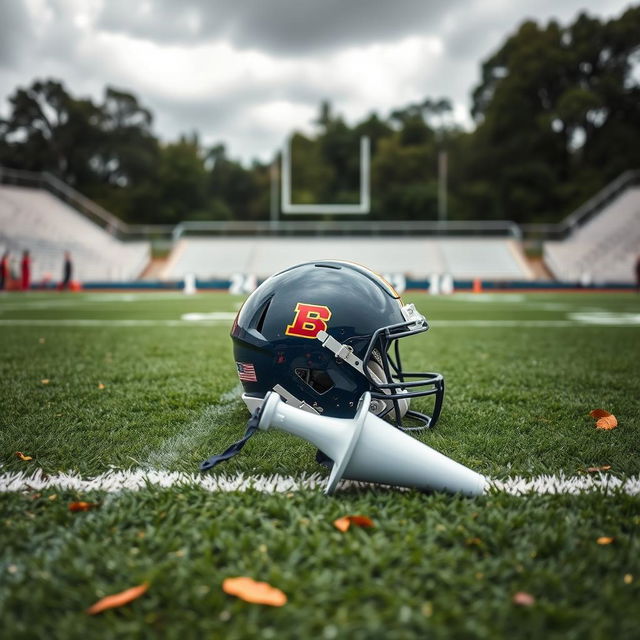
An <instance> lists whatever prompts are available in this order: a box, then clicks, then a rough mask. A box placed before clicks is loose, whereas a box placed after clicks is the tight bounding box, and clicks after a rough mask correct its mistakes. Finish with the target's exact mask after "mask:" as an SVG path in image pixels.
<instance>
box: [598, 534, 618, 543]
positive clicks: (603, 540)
mask: <svg viewBox="0 0 640 640" xmlns="http://www.w3.org/2000/svg"><path fill="white" fill-rule="evenodd" d="M614 540H615V538H610V537H609V536H600V537H599V538H598V539H597V540H596V542H597V543H598V544H611V543H612V542H613V541H614Z"/></svg>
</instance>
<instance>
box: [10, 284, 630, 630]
mask: <svg viewBox="0 0 640 640" xmlns="http://www.w3.org/2000/svg"><path fill="white" fill-rule="evenodd" d="M406 298H407V300H411V301H414V302H416V304H417V306H418V308H419V309H420V310H421V311H422V312H423V313H425V315H427V317H428V318H429V320H430V321H431V323H432V329H431V330H430V331H429V332H428V333H427V334H424V335H422V336H419V337H415V338H411V339H410V340H411V345H412V346H411V348H409V349H407V350H406V351H405V352H404V355H405V360H406V364H407V365H408V368H412V369H418V370H420V369H425V368H426V369H429V370H435V371H441V372H442V373H444V375H445V378H446V381H447V398H446V400H445V409H444V411H443V415H442V417H441V421H440V423H439V425H438V427H437V428H436V429H435V430H434V431H431V432H427V433H425V434H423V435H422V436H421V439H422V440H423V441H424V442H426V443H428V444H429V445H430V446H433V447H434V448H436V449H437V450H439V451H442V452H443V453H446V454H447V455H449V456H451V457H452V458H454V459H455V460H458V461H460V462H462V463H463V464H465V465H467V466H469V467H471V468H473V469H474V470H477V471H479V472H482V473H485V474H487V475H490V476H492V477H496V478H506V477H509V476H512V475H523V476H535V475H539V474H555V473H559V472H564V473H566V474H568V475H574V474H577V473H580V472H581V471H584V470H585V469H586V468H588V467H591V466H601V465H611V471H609V473H612V474H616V475H618V476H620V477H622V478H624V477H628V476H631V475H637V474H638V473H639V472H640V462H639V457H638V453H639V447H638V443H639V437H638V425H639V421H638V414H639V411H638V410H639V408H640V407H639V405H640V401H639V399H638V397H639V394H638V386H639V385H638V381H639V380H640V334H639V332H638V331H639V328H640V325H639V324H638V322H637V318H638V316H639V314H640V300H639V298H638V296H636V295H634V294H588V293H581V294H563V295H560V294H552V295H549V294H534V295H512V294H498V295H493V296H464V295H456V296H453V297H451V298H433V297H431V298H429V297H426V296H420V295H413V296H412V295H409V296H407V297H406ZM240 302H241V300H240V298H234V297H232V296H228V295H226V294H204V295H198V296H193V297H186V296H182V295H179V294H160V295H158V294H102V295H101V294H79V295H73V294H60V295H51V294H27V295H24V296H20V295H17V294H16V295H4V296H2V297H1V298H0V349H1V353H2V357H1V359H0V376H1V379H2V387H1V391H0V464H1V465H2V466H1V467H0V474H2V473H8V472H17V471H25V470H33V469H36V468H41V469H42V470H43V471H45V472H46V473H49V474H54V473H57V472H60V471H68V470H73V471H76V472H79V473H81V474H82V475H83V476H88V477H89V476H93V475H97V474H99V473H102V472H104V471H105V470H107V469H110V468H114V467H115V468H118V469H128V468H135V469H138V468H140V467H142V468H154V469H165V470H178V471H188V472H195V471H196V470H197V464H198V463H199V462H200V461H201V460H202V459H204V458H206V457H208V456H209V455H210V454H211V453H214V452H217V451H220V450H222V449H223V448H224V447H226V445H227V444H229V443H230V442H232V441H234V440H236V439H237V438H238V436H239V435H240V434H241V433H242V431H243V427H244V423H245V420H246V411H245V409H244V407H243V406H242V405H241V403H240V401H239V400H238V395H239V387H238V383H237V378H236V373H235V366H234V363H233V358H232V354H231V346H230V340H229V338H228V331H229V325H230V320H228V317H229V315H230V314H232V313H233V312H234V311H235V310H236V309H237V308H238V305H239V304H240ZM220 312H226V313H227V314H228V315H227V316H223V317H222V319H220V316H213V317H211V316H210V317H209V318H207V317H206V315H205V316H204V319H202V318H201V320H200V321H190V320H183V319H182V318H183V315H184V314H188V313H199V314H210V313H220ZM225 318H226V319H225ZM603 323H604V324H603ZM45 381H46V382H45ZM427 406H428V403H426V402H425V403H424V405H423V407H424V408H427ZM598 407H601V408H604V409H607V410H609V411H611V412H612V413H614V414H615V415H616V416H617V418H618V420H619V423H620V426H619V427H618V428H617V429H615V430H613V431H600V430H596V429H595V428H594V423H593V419H592V418H590V417H589V416H588V412H589V411H590V410H591V409H594V408H598ZM16 451H22V452H24V453H25V454H28V455H30V456H33V460H32V461H29V462H23V461H20V460H18V458H16V457H15V452H16ZM237 471H243V472H245V473H264V474H269V473H280V474H283V475H296V474H300V473H302V472H309V471H318V467H317V465H316V464H315V462H314V449H313V448H312V447H311V446H310V445H308V444H307V443H305V442H303V441H300V440H297V439H294V438H293V437H291V436H288V435H286V434H279V433H271V432H270V433H268V434H259V435H258V436H256V437H255V438H254V439H253V440H252V441H250V442H249V444H248V445H247V446H246V447H245V449H244V450H243V452H242V454H241V455H239V456H237V457H236V458H234V459H233V460H232V461H230V462H229V463H227V464H226V466H225V468H224V472H225V473H234V472H237ZM52 496H55V498H54V499H52ZM77 499H82V500H95V501H97V502H99V503H100V507H99V508H98V509H97V510H94V511H91V512H88V513H77V514H75V513H71V512H69V511H68V509H67V503H68V502H69V501H72V500H77ZM639 507H640V500H639V499H638V497H637V496H636V497H633V496H626V495H623V494H617V493H614V494H609V495H603V494H600V493H594V494H589V495H581V496H532V497H527V498H515V497H511V496H506V495H498V494H494V495H491V496H487V497H483V498H477V499H461V498H457V497H451V496H438V495H433V496H425V495H421V494H417V493H414V492H403V493H400V492H397V491H385V490H380V489H377V490H376V489H371V490H363V491H357V492H354V491H347V492H344V491H343V492H341V493H338V494H337V495H336V497H334V498H330V499H328V498H325V497H323V496H322V495H321V494H319V493H318V492H311V491H310V492H303V493H296V494H295V495H291V496H286V495H275V496H264V495H261V494H257V493H255V492H249V493H246V494H208V493H206V492H204V491H202V490H199V489H195V488H180V489H167V490H160V489H156V488H153V487H150V488H149V489H148V490H145V491H141V492H137V493H127V492H124V493H122V494H116V495H112V494H109V495H106V494H95V495H94V494H87V495H77V494H73V493H69V492H66V493H64V492H59V491H56V490H55V489H50V490H47V491H43V492H39V493H36V492H26V493H20V494H0V525H1V526H2V533H1V534H0V536H1V541H2V551H0V554H1V555H0V558H1V560H0V607H2V609H3V610H0V617H1V619H2V621H3V627H4V629H5V632H6V633H7V634H8V635H7V637H27V636H29V637H43V638H44V637H65V638H70V637H80V636H86V635H87V634H88V635H90V636H91V637H105V638H106V637H145V636H149V637H158V635H161V636H162V637H176V636H178V635H182V636H184V635H185V634H186V635H187V636H190V635H193V636H195V635H196V634H197V635H198V636H201V635H203V634H206V635H207V636H208V637H225V638H235V637H237V638H246V637H259V636H264V637H277V638H281V637H291V638H303V637H327V638H331V637H340V638H343V637H345V638H346V637H348V638H359V637H362V638H377V637H379V638H396V637H397V638H404V637H425V636H434V637H482V638H495V637H545V638H546V637H563V638H564V637H576V638H585V637H593V638H600V637H605V636H616V637H625V638H626V637H629V638H631V637H638V636H637V629H638V626H639V624H640V613H638V612H637V611H636V609H637V607H635V608H634V601H635V602H637V597H638V581H640V562H639V560H638V558H639V557H640V548H639V547H640V543H639V538H638V525H639V524H640V508H639ZM347 513H364V514H367V515H370V516H371V517H372V518H374V520H375V521H376V525H377V526H376V527H375V528H374V529H373V530H367V531H364V530H358V529H356V530H350V531H349V532H347V534H340V533H338V532H337V531H336V530H335V529H333V528H332V526H331V521H332V519H334V518H336V517H338V516H341V515H345V514H347ZM601 536H606V537H613V538H614V539H615V540H614V542H613V543H612V544H609V545H599V544H597V542H596V540H597V539H598V538H599V537H601ZM245 574H246V575H252V576H253V577H255V578H256V579H260V580H267V581H269V582H271V583H273V584H274V585H275V586H278V587H280V588H281V589H283V590H284V591H285V592H287V594H288V595H289V603H288V604H287V605H286V606H285V607H283V608H282V609H277V610H273V609H268V608H266V607H263V606H259V605H249V604H246V603H242V602H239V601H236V600H234V599H233V598H230V597H229V596H226V595H225V594H223V593H222V592H221V591H220V583H221V581H222V579H224V578H225V577H228V576H233V575H245ZM143 580H149V581H150V582H151V588H150V590H149V592H148V594H146V595H145V596H143V598H141V599H140V600H139V601H137V602H135V603H132V604H131V605H128V606H127V607H125V608H123V609H120V610H117V611H113V612H108V613H106V614H102V615H101V616H100V617H99V618H96V619H89V618H87V616H86V615H85V614H84V613H83V610H84V609H85V608H86V607H87V606H89V605H90V604H91V603H92V602H93V601H95V600H96V599H97V598H98V597H101V596H102V595H105V594H108V593H112V592H115V591H120V590H122V589H125V588H127V587H129V586H132V585H134V584H137V583H139V582H141V581H143ZM518 591H526V592H529V593H531V594H532V595H534V597H535V599H536V602H535V604H534V605H533V606H530V607H519V606H517V605H514V604H513V603H512V600H511V598H512V596H513V594H514V593H516V592H518ZM634 634H636V635H635V636H634Z"/></svg>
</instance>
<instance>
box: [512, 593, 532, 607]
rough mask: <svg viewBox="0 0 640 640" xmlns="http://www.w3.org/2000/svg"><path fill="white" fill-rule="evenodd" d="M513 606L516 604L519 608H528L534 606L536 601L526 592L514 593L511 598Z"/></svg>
mask: <svg viewBox="0 0 640 640" xmlns="http://www.w3.org/2000/svg"><path fill="white" fill-rule="evenodd" d="M511 601H512V602H513V604H517V605H519V606H521V607H530V606H531V605H533V604H535V602H536V599H535V598H534V597H533V596H532V595H531V594H530V593H527V592H526V591H518V593H514V594H513V597H512V598H511Z"/></svg>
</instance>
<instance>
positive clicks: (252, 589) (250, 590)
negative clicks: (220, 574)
mask: <svg viewBox="0 0 640 640" xmlns="http://www.w3.org/2000/svg"><path fill="white" fill-rule="evenodd" d="M222 590H223V591H224V592H225V593H228V594H229V595H231V596H236V597H237V598H240V599H241V600H244V601H245V602H253V603H255V604H268V605H269V606H271V607H281V606H282V605H284V604H286V603H287V596H286V594H285V593H284V592H283V591H280V589H277V588H276V587H272V586H271V585H270V584H268V583H266V582H256V581H255V580H254V579H253V578H245V577H239V578H227V579H226V580H224V581H223V582H222Z"/></svg>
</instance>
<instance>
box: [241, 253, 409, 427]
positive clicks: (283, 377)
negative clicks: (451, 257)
mask: <svg viewBox="0 0 640 640" xmlns="http://www.w3.org/2000/svg"><path fill="white" fill-rule="evenodd" d="M402 322H405V319H404V316H403V314H402V303H401V301H400V296H399V295H398V293H397V292H396V291H395V290H394V289H393V287H392V286H391V285H390V284H389V283H388V282H386V281H385V280H384V279H383V278H382V277H380V276H378V275H377V274H375V273H374V272H372V271H370V270H369V269H367V268H365V267H362V266H360V265H356V264H353V263H349V262H340V261H331V260H330V261H317V262H307V263H303V264H299V265H296V266H293V267H290V268H289V269H286V270H284V271H281V272H280V273H277V274H276V275H274V276H271V277H270V278H268V279H267V280H266V281H265V282H263V283H262V284H261V285H260V286H259V287H258V288H257V289H256V290H255V291H254V292H253V293H252V294H251V295H250V296H249V298H248V299H247V300H246V302H245V303H244V305H243V306H242V308H241V310H240V311H239V312H238V315H237V317H236V320H235V322H234V324H233V328H232V330H231V337H232V340H233V350H234V357H235V360H236V363H238V367H239V370H240V368H242V367H244V366H245V365H247V364H248V365H252V366H253V371H254V374H252V375H249V376H246V375H245V376H241V380H242V384H243V386H244V389H245V392H246V393H247V394H249V395H253V396H259V397H263V396H264V395H265V394H266V393H267V392H268V391H270V390H272V389H273V387H274V386H275V385H278V384H279V385H281V386H282V387H284V388H285V389H286V390H287V391H288V392H289V393H292V394H293V395H294V396H295V397H296V398H298V399H300V400H304V401H305V402H307V404H309V405H311V406H312V407H314V408H315V409H316V410H317V411H319V412H320V413H323V414H325V415H330V416H335V417H351V416H353V415H354V414H355V411H356V405H357V403H358V400H359V399H360V397H361V396H362V394H363V393H364V392H365V391H368V390H370V389H371V386H372V385H371V383H370V382H369V381H368V380H367V378H366V377H365V376H364V375H362V374H361V373H359V372H358V371H356V370H355V369H354V368H353V367H351V366H350V365H349V364H347V363H345V362H343V361H341V360H340V359H337V358H336V357H335V355H334V354H333V353H332V352H330V351H329V350H328V349H326V348H324V347H323V346H322V343H321V342H320V341H319V340H318V339H316V337H315V335H316V334H317V332H318V330H320V329H323V330H325V331H326V332H327V333H328V334H329V335H330V336H332V337H333V338H335V339H336V340H338V341H339V342H340V343H342V344H347V345H349V346H350V347H352V348H353V351H354V354H356V355H358V356H360V357H362V356H364V351H365V350H366V348H367V345H368V344H369V342H370V339H371V336H372V334H373V333H374V332H375V331H377V330H379V329H380V328H381V327H385V326H388V325H395V324H398V323H402ZM306 371H311V372H314V373H313V374H312V375H313V376H314V377H316V378H317V380H315V381H311V384H310V381H309V380H308V379H305V377H304V376H303V375H301V374H300V372H306ZM307 375H308V374H307ZM253 378H255V380H254V379H253ZM327 387H328V388H327Z"/></svg>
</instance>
